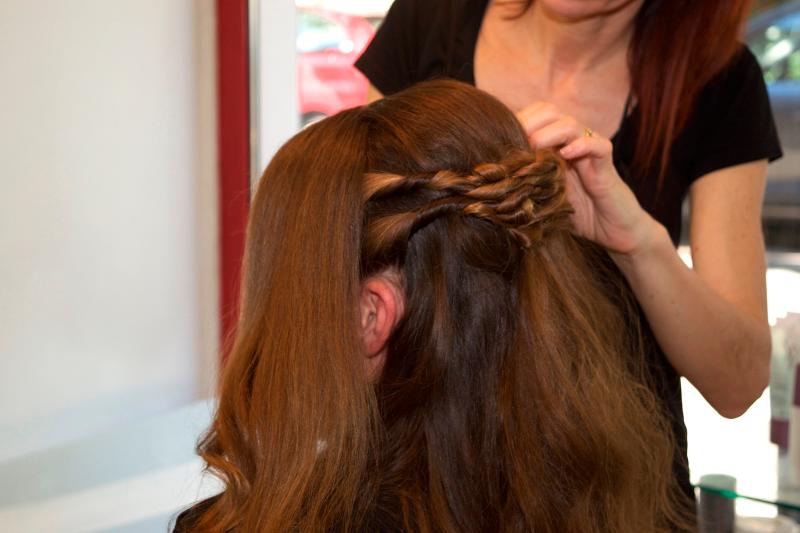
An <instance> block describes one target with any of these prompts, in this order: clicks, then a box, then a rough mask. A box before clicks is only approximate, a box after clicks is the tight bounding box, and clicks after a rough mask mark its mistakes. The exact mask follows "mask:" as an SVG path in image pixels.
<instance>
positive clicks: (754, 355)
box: [612, 221, 770, 417]
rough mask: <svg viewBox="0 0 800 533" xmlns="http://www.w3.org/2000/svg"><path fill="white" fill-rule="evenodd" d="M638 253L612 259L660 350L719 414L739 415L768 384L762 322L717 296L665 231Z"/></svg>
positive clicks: (657, 231)
mask: <svg viewBox="0 0 800 533" xmlns="http://www.w3.org/2000/svg"><path fill="white" fill-rule="evenodd" d="M651 227H652V231H651V232H650V233H651V234H650V237H649V238H648V239H647V242H646V244H644V245H643V246H642V247H641V248H640V249H638V250H636V251H634V252H632V253H630V254H625V255H620V254H612V257H613V258H614V261H615V262H616V263H617V265H618V266H619V267H620V269H621V270H622V272H623V274H624V275H625V277H626V278H627V279H628V282H629V283H630V285H631V287H632V288H633V291H634V292H635V294H636V296H637V298H638V300H639V302H640V304H641V305H642V307H643V309H644V312H645V314H646V315H647V318H648V321H649V323H650V326H651V327H652V329H653V332H654V333H655V336H656V339H657V340H658V342H659V344H660V346H661V348H662V349H663V350H664V353H665V354H666V356H667V358H668V359H669V361H670V362H671V363H672V365H673V366H674V367H675V369H676V370H677V371H678V373H679V374H681V375H682V376H685V377H686V378H687V379H689V381H691V382H692V384H693V385H694V386H695V387H697V389H698V390H699V391H700V392H701V393H702V394H703V396H704V397H705V398H706V400H707V401H708V402H709V403H710V404H711V405H712V406H713V407H714V408H715V409H716V410H717V411H718V412H719V413H720V414H721V415H723V416H726V417H736V416H739V415H741V414H742V413H744V411H745V410H747V408H748V407H749V406H750V404H752V403H753V402H754V401H755V400H756V399H757V398H758V397H759V396H760V395H761V393H762V392H763V390H764V388H765V387H766V385H767V382H768V380H769V358H770V334H769V328H768V325H767V323H766V322H763V323H762V321H760V320H759V319H758V318H757V317H755V316H753V315H751V314H748V313H747V312H745V311H744V310H742V309H740V308H738V307H736V306H735V305H734V304H732V303H731V302H729V301H727V300H725V299H724V298H723V297H722V296H720V295H719V294H717V293H716V292H714V290H712V289H711V288H710V287H709V286H708V284H706V283H705V281H704V280H703V279H702V278H701V277H700V276H699V275H698V274H697V273H696V272H695V271H693V270H691V269H689V268H688V267H687V266H686V265H685V264H684V263H683V261H682V260H681V259H680V257H679V256H678V254H677V253H676V251H675V248H674V247H673V245H672V242H671V241H670V239H669V236H668V234H667V232H666V230H665V229H664V227H663V226H661V225H660V224H658V223H656V222H655V221H652V226H651Z"/></svg>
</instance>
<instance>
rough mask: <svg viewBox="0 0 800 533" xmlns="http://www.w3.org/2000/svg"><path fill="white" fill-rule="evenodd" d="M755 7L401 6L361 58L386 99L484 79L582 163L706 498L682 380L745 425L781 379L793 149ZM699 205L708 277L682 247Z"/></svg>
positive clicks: (571, 0)
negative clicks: (775, 107) (775, 209)
mask: <svg viewBox="0 0 800 533" xmlns="http://www.w3.org/2000/svg"><path fill="white" fill-rule="evenodd" d="M750 5H751V2H750V1H749V0H702V1H700V0H697V1H693V0H436V1H435V2H429V1H428V0H395V1H394V3H393V4H392V7H391V9H390V10H389V13H388V14H387V17H386V19H385V20H384V22H383V24H382V26H381V28H380V29H379V30H378V32H377V34H376V36H375V38H374V40H373V41H372V43H371V45H370V46H369V47H368V48H367V50H366V51H365V52H364V54H363V55H362V57H361V58H360V59H359V60H358V62H357V63H356V66H357V67H358V68H360V69H361V71H362V72H363V73H364V74H365V75H366V76H367V78H369V80H370V82H371V83H372V85H373V90H372V93H373V98H375V97H378V96H380V93H382V94H392V93H394V92H396V91H398V90H402V89H404V88H405V87H408V86H410V85H412V84H414V83H417V82H419V81H421V80H426V79H431V78H437V77H441V76H445V77H450V78H455V79H458V80H461V81H464V82H467V83H470V84H473V85H475V86H476V87H478V88H479V89H483V90H485V91H487V92H488V93H490V94H492V95H493V96H495V97H497V98H498V99H500V101H502V102H503V103H504V104H506V105H507V106H508V107H510V108H511V109H512V110H513V111H515V112H516V113H517V115H518V117H519V118H520V120H521V121H522V122H523V124H524V126H525V129H526V132H527V133H528V137H529V141H530V143H531V145H532V146H533V147H535V148H547V147H549V148H552V149H554V150H559V153H560V155H562V156H563V157H564V158H566V159H567V160H568V161H569V162H570V163H571V164H572V165H573V166H574V168H575V169H576V170H577V178H578V179H576V180H573V181H571V182H570V189H571V191H572V193H573V194H574V195H575V198H574V199H573V206H574V208H575V209H576V217H575V221H576V231H578V232H579V233H580V234H581V235H584V236H585V237H587V238H588V239H590V240H592V241H594V242H595V243H597V244H599V245H600V246H602V247H603V248H604V249H606V250H607V251H608V252H609V253H610V255H611V257H612V258H613V260H614V262H615V264H616V266H617V267H619V269H620V270H621V271H622V273H623V275H624V276H625V278H626V280H627V281H628V282H629V283H630V285H631V287H632V289H633V291H634V293H635V295H636V298H637V300H638V303H639V304H640V306H641V309H642V317H643V320H644V322H645V334H646V336H647V337H648V339H650V340H652V341H653V342H650V343H649V345H650V346H651V347H652V349H651V350H648V360H649V361H650V367H651V368H652V375H653V377H654V391H655V392H656V393H657V394H658V396H659V399H660V401H661V403H662V404H663V405H664V406H665V408H666V409H667V410H668V411H669V413H670V420H671V422H672V427H673V432H674V435H675V438H676V440H677V442H678V451H677V454H676V458H675V476H676V478H677V479H678V480H679V481H680V483H681V485H682V487H683V488H684V491H685V492H686V494H687V496H690V497H692V496H693V494H694V492H693V489H692V486H691V484H690V482H689V469H688V461H687V457H686V446H687V442H686V427H685V425H684V422H683V407H682V401H681V385H680V379H679V378H680V376H683V377H685V378H686V379H688V380H689V381H690V382H691V383H692V384H693V385H694V386H695V387H696V388H697V389H698V390H699V391H700V393H702V395H703V396H704V397H705V398H706V400H708V402H709V404H710V405H711V406H713V407H714V408H715V409H716V410H717V411H718V412H719V413H720V414H721V415H722V416H725V417H730V418H733V417H737V416H739V415H741V414H742V413H743V412H744V411H745V410H746V409H747V408H748V407H749V406H750V404H751V403H752V402H753V401H755V400H756V399H757V398H758V397H759V396H760V395H761V393H762V392H763V390H764V388H765V387H766V385H767V382H768V379H769V360H770V333H769V326H768V323H767V307H766V281H765V269H766V264H765V263H766V262H765V254H764V240H763V235H762V232H761V203H762V199H763V195H764V185H765V179H766V172H767V162H768V161H772V160H774V159H776V158H778V157H780V155H781V148H780V144H779V142H778V138H777V134H776V129H775V124H774V121H773V117H772V112H771V109H770V103H769V99H768V95H767V91H766V87H765V84H764V80H763V77H762V74H761V69H760V67H759V65H758V62H757V61H756V59H755V57H754V56H753V54H752V53H751V52H750V51H749V50H748V49H747V47H746V46H744V45H743V44H742V43H741V42H740V36H741V30H742V27H743V25H744V22H745V20H746V18H747V15H748V13H749V7H750ZM596 154H601V156H600V157H596ZM612 159H613V165H611V164H607V163H608V162H609V161H612ZM687 197H688V199H689V207H690V209H689V217H688V221H689V224H688V228H687V229H688V231H687V232H686V233H687V237H688V241H689V244H690V246H691V253H692V264H693V267H692V268H688V267H687V266H686V265H685V264H684V263H683V261H682V260H681V259H680V257H679V256H678V254H677V253H676V247H677V245H678V242H679V239H680V238H681V233H682V230H683V228H682V225H683V214H682V213H683V210H682V206H683V203H684V200H685V199H686V198H687Z"/></svg>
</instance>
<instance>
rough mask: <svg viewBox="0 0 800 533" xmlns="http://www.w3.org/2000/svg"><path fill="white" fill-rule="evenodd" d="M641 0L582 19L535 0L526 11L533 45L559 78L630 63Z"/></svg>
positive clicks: (553, 76) (549, 70) (549, 71)
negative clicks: (630, 48)
mask: <svg viewBox="0 0 800 533" xmlns="http://www.w3.org/2000/svg"><path fill="white" fill-rule="evenodd" d="M640 6H641V0H631V1H628V2H626V3H624V4H623V5H622V6H620V7H619V8H617V9H615V10H613V11H608V12H604V13H601V14H597V15H594V16H589V17H584V18H580V19H570V18H564V17H563V16H559V14H558V13H554V12H552V11H550V10H548V9H547V7H545V6H542V4H541V3H540V2H534V3H533V6H531V8H530V9H529V10H528V12H526V13H525V15H524V17H527V18H528V21H527V23H528V24H529V26H528V27H529V28H531V29H532V31H530V34H529V35H530V36H531V39H532V43H531V44H532V46H533V47H534V49H535V50H538V52H539V53H538V55H539V58H540V60H541V61H543V63H542V64H541V66H542V67H544V68H545V69H546V72H547V78H548V79H549V80H550V81H551V83H552V82H555V81H556V80H558V79H559V78H563V77H564V76H565V75H567V76H569V75H571V74H576V73H584V72H590V71H593V70H597V69H605V68H607V67H612V68H613V67H617V66H619V65H620V63H622V64H623V65H624V64H627V53H628V45H629V43H630V40H631V37H632V35H633V23H634V17H635V16H636V12H637V11H638V10H639V7H640Z"/></svg>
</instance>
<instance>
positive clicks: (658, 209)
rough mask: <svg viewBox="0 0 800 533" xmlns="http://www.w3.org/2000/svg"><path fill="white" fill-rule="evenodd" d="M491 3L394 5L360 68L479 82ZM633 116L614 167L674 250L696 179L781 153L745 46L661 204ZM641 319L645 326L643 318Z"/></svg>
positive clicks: (712, 93) (667, 179)
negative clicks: (638, 153) (643, 162)
mask: <svg viewBox="0 0 800 533" xmlns="http://www.w3.org/2000/svg"><path fill="white" fill-rule="evenodd" d="M487 5H488V0H435V1H430V0H395V2H394V3H393V4H392V7H391V9H389V12H388V14H387V15H386V19H385V20H384V21H383V24H382V25H381V27H380V28H379V29H378V32H377V34H376V35H375V38H374V39H373V41H372V43H371V44H370V45H369V47H368V48H367V49H366V51H365V52H364V53H363V55H362V56H361V58H359V60H358V61H357V62H356V67H357V68H358V69H359V70H361V71H362V72H363V73H364V74H365V75H366V76H367V78H369V80H370V82H372V84H373V85H374V86H375V87H376V88H377V89H378V90H379V91H381V92H382V93H383V94H385V95H388V94H391V93H394V92H397V91H399V90H401V89H404V88H406V87H408V86H410V85H413V84H414V83H416V82H418V81H422V80H428V79H432V78H437V77H447V78H454V79H457V80H461V81H464V82H467V83H470V84H472V85H474V84H475V73H474V69H473V67H474V64H473V58H474V55H475V43H476V41H477V39H478V32H479V30H480V26H481V22H482V20H483V14H484V12H485V10H486V6H487ZM637 118H638V108H637V107H635V106H634V107H633V109H632V110H630V113H626V114H625V116H624V118H623V120H622V123H621V124H620V127H619V130H618V131H617V132H616V134H615V135H614V136H613V138H612V139H611V140H612V142H613V145H614V164H615V166H616V168H617V171H618V172H619V174H620V176H621V177H622V178H623V179H624V180H625V181H626V182H627V183H628V185H629V186H630V187H631V188H632V189H633V191H634V193H635V194H636V197H637V198H638V200H639V202H640V203H641V205H642V207H644V209H646V210H647V211H648V212H649V213H650V214H651V215H652V216H653V217H654V218H655V219H656V220H658V221H659V222H660V223H662V224H663V225H664V226H665V227H666V228H667V230H668V231H669V234H670V237H671V238H672V241H673V243H675V244H676V245H677V243H678V239H679V238H680V234H681V205H682V203H683V200H684V198H685V197H686V194H687V192H688V190H689V187H690V185H691V184H692V183H693V182H694V181H695V180H696V179H697V178H699V177H701V176H703V175H704V174H707V173H709V172H711V171H713V170H717V169H721V168H725V167H729V166H733V165H737V164H740V163H746V162H749V161H757V160H760V159H768V160H770V161H772V160H775V159H777V158H779V157H780V156H781V155H782V153H781V148H780V143H779V142H778V136H777V133H776V129H775V122H774V120H773V116H772V110H771V108H770V103H769V98H768V95H767V91H766V86H765V85H764V80H763V77H762V74H761V69H760V68H759V65H758V62H757V61H756V59H755V57H754V56H753V54H752V53H751V52H750V50H748V49H747V47H745V46H743V47H742V49H741V51H740V52H739V53H738V54H737V55H736V56H735V57H734V58H733V60H732V61H731V63H730V64H729V65H728V66H727V67H726V68H725V69H724V70H723V71H722V72H721V73H720V74H718V75H717V76H716V77H715V78H714V79H712V80H711V81H710V82H709V83H708V84H707V85H706V87H705V88H704V89H703V90H702V92H701V94H700V95H699V97H698V103H697V106H696V108H695V111H694V113H693V115H692V116H691V117H690V118H689V121H688V123H687V125H686V127H685V128H684V130H683V132H682V133H681V134H680V135H679V136H678V137H677V139H676V140H675V142H674V144H673V147H672V152H671V157H670V159H669V162H668V168H667V171H666V174H665V176H664V180H663V185H662V189H661V192H660V194H659V195H658V198H656V187H657V182H658V171H657V169H655V168H654V169H652V170H651V171H650V172H648V173H645V175H642V176H637V177H635V179H634V177H633V176H631V172H630V170H629V169H630V168H631V164H632V161H633V154H634V150H635V149H636V140H637V135H636V124H637V122H638V120H637ZM643 322H644V324H645V326H647V323H646V320H643ZM646 329H647V328H646ZM646 333H647V337H648V339H649V342H650V349H649V350H648V360H649V363H650V366H651V367H652V370H653V375H654V381H655V388H656V392H657V393H658V395H659V397H660V398H661V400H662V402H663V403H664V405H665V406H666V408H667V410H668V411H669V413H670V414H671V415H672V421H673V428H674V431H675V436H676V440H677V443H678V453H677V455H676V459H675V474H676V476H677V478H678V480H679V482H680V484H681V486H682V487H683V488H684V490H685V491H686V492H687V494H690V495H691V496H692V497H694V492H693V490H692V488H691V485H690V483H689V470H688V461H687V458H686V426H685V425H684V423H683V407H682V402H681V389H680V380H679V376H678V374H677V372H676V371H675V369H674V368H673V367H672V365H671V364H670V363H669V362H668V361H667V359H666V356H665V355H664V353H663V352H662V350H661V349H660V348H659V347H658V345H657V344H656V342H655V338H654V336H653V335H652V332H649V331H648V332H646Z"/></svg>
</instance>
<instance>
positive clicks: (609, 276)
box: [176, 81, 684, 533]
mask: <svg viewBox="0 0 800 533" xmlns="http://www.w3.org/2000/svg"><path fill="white" fill-rule="evenodd" d="M565 171H566V167H565V163H564V162H563V161H562V160H561V159H560V158H559V157H557V156H556V155H555V154H553V153H551V152H548V151H537V152H531V151H530V150H529V148H528V146H527V139H526V137H525V134H524V131H523V130H522V128H521V126H520V125H519V124H518V123H517V121H516V119H515V118H514V115H513V114H512V113H511V112H510V111H509V110H508V109H507V108H505V107H504V106H503V105H502V104H500V103H499V102H498V101H497V100H495V99H494V98H492V97H491V96H489V95H487V94H485V93H483V92H481V91H479V90H477V89H475V88H473V87H470V86H467V85H464V84H460V83H457V82H450V81H436V82H427V83H424V84H420V85H418V86H416V87H413V88H411V89H409V90H406V91H403V92H401V93H398V94H396V95H393V96H391V97H388V98H385V99H383V100H380V101H378V102H375V103H373V104H371V105H369V106H366V107H363V108H358V109H354V110H349V111H345V112H343V113H340V114H338V115H336V116H334V117H331V118H329V119H326V120H323V121H321V122H319V123H317V124H315V125H313V126H311V127H309V128H307V129H306V130H303V131H302V132H301V133H299V134H298V135H297V136H295V137H294V138H293V139H292V140H290V141H289V142H288V143H287V144H286V145H284V147H283V148H281V150H280V151H279V152H278V154H277V155H276V156H275V158H274V159H273V161H272V162H271V163H270V165H269V167H268V168H267V170H266V172H265V174H264V176H263V178H262V181H261V183H260V184H259V188H258V192H257V194H256V197H255V200H254V202H253V207H252V210H251V215H250V216H251V218H250V227H249V230H248V242H247V252H246V258H245V275H244V286H243V292H242V311H241V317H240V322H239V327H238V331H237V334H236V338H235V342H234V344H233V347H232V350H231V352H230V356H229V359H228V363H227V367H226V369H225V375H224V379H223V383H222V388H221V391H220V403H219V407H218V411H217V413H216V416H215V418H214V422H213V424H212V427H211V428H210V429H209V432H208V434H207V435H206V436H205V437H204V439H203V440H202V441H201V442H200V444H199V446H198V452H199V453H200V455H201V456H202V457H203V458H204V460H205V461H206V463H207V465H208V470H209V471H210V472H212V473H214V474H215V475H217V476H218V477H219V478H220V479H221V480H222V481H223V483H224V485H225V489H224V490H223V492H222V493H221V494H219V495H218V496H217V497H215V498H214V499H212V500H207V501H206V502H203V503H201V504H198V505H197V506H195V507H193V508H192V509H190V510H188V511H186V512H185V513H184V514H183V515H182V516H181V519H179V521H178V526H177V527H176V530H187V531H188V530H191V531H214V532H217V531H219V532H222V531H247V532H251V531H253V532H255V531H269V532H284V531H301V532H305V531H420V532H437V533H438V532H484V531H486V532H489V531H491V532H516V531H519V532H522V531H537V532H548V533H549V532H554V533H555V532H559V533H562V532H567V533H569V532H575V533H578V532H580V533H585V532H597V533H600V532H608V531H614V532H622V533H627V532H630V533H640V532H642V531H648V532H651V531H669V530H673V529H670V528H674V527H678V528H680V527H681V524H683V523H684V522H682V520H683V519H682V515H681V508H680V505H679V502H678V501H677V500H676V498H677V497H678V495H679V494H680V491H679V490H678V489H677V487H676V485H675V482H674V479H673V476H672V472H671V466H672V458H673V451H674V450H673V446H674V445H673V442H672V440H671V432H670V430H669V428H668V426H667V424H666V422H665V418H664V415H663V413H662V412H661V408H660V407H659V405H658V402H657V401H656V399H655V396H654V394H653V393H652V392H651V390H650V388H649V386H648V382H647V375H646V372H644V364H643V357H642V351H641V346H640V343H639V342H638V335H637V327H636V323H637V322H636V320H635V316H636V314H635V310H634V309H633V304H631V300H630V295H629V291H628V290H627V288H626V287H625V286H624V284H623V283H622V282H621V279H620V278H619V276H618V275H617V274H616V273H614V272H613V271H612V270H611V268H610V266H609V262H608V261H607V258H606V257H605V255H604V254H603V253H601V252H599V251H598V250H596V249H595V248H593V247H592V246H590V245H589V244H587V243H585V242H583V241H581V240H580V239H578V238H576V237H574V236H573V235H572V234H571V232H570V214H571V207H570V206H569V204H568V202H567V199H566V192H565V180H564V173H565ZM387 269H391V270H393V271H396V272H398V273H399V278H400V284H401V285H402V293H403V299H404V305H403V308H404V311H403V315H402V317H401V318H400V320H399V322H398V324H397V325H396V327H395V329H394V330H393V332H392V333H391V335H390V337H389V340H388V342H387V355H386V360H385V363H384V365H383V368H382V369H381V371H380V375H379V377H378V378H377V380H376V381H375V382H374V383H370V382H369V381H368V380H367V379H366V378H365V376H364V371H363V366H362V363H361V356H360V354H361V351H362V350H363V348H362V345H361V343H360V339H359V337H358V334H357V329H358V328H357V324H358V323H359V321H358V312H357V309H358V294H359V290H360V286H361V283H362V281H363V280H365V279H366V278H367V277H369V276H372V275H374V274H377V273H381V272H383V271H385V270H387ZM321 442H324V445H323V446H321V445H320V443H321Z"/></svg>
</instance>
